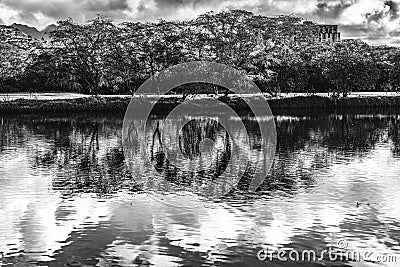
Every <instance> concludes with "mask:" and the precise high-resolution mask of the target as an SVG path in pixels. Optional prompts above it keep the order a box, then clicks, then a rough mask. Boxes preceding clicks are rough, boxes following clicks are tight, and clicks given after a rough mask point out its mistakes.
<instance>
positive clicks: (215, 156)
mask: <svg viewBox="0 0 400 267" xmlns="http://www.w3.org/2000/svg"><path fill="white" fill-rule="evenodd" d="M203 141H207V143H208V144H204V143H202V142H203ZM218 141H221V142H222V145H220V146H218V145H217V142H218ZM202 144H203V145H204V146H209V147H207V148H203V149H206V150H208V152H210V153H207V154H205V155H202V151H201V148H200V146H201V145H202ZM164 149H165V148H164V145H163V142H162V136H161V131H160V125H159V123H158V122H157V126H156V128H155V131H154V134H153V137H152V144H151V148H150V150H151V161H152V162H153V163H154V167H155V169H156V170H157V171H158V172H159V173H162V174H164V178H165V179H166V180H167V181H173V182H178V183H187V184H190V183H191V182H193V181H194V180H193V177H196V178H197V179H200V180H203V179H211V180H214V179H216V178H218V177H219V176H220V175H221V174H222V173H223V172H224V171H225V169H226V167H227V165H228V163H229V160H230V155H231V141H230V138H229V135H228V132H226V131H225V130H224V128H223V126H222V125H220V124H219V123H218V122H217V121H215V120H205V121H199V120H191V121H190V122H188V123H187V124H185V125H184V126H183V128H182V130H181V132H180V134H179V149H180V151H181V152H182V154H183V156H184V157H185V158H188V159H190V160H194V159H195V158H198V159H199V160H200V161H203V162H205V163H206V164H207V165H206V166H207V167H206V168H205V169H202V170H200V171H197V172H196V171H190V170H189V168H187V169H180V168H178V167H176V166H175V165H174V164H172V163H171V162H170V161H169V160H168V159H167V158H166V155H165V150H164ZM214 151H215V153H213V152H214Z"/></svg>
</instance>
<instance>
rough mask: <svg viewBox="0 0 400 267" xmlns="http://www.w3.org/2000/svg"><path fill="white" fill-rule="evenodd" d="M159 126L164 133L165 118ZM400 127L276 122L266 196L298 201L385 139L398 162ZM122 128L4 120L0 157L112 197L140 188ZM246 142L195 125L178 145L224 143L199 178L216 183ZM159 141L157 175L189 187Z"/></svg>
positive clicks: (354, 120) (343, 121) (59, 182)
mask: <svg viewBox="0 0 400 267" xmlns="http://www.w3.org/2000/svg"><path fill="white" fill-rule="evenodd" d="M243 119H244V121H245V124H246V128H248V131H249V132H248V134H249V140H250V143H251V144H253V146H254V145H256V144H257V143H259V142H260V140H258V139H259V135H258V134H257V132H258V131H257V123H255V121H252V120H246V118H243ZM153 120H154V122H153V123H155V124H157V125H158V124H159V122H161V121H162V118H153ZM398 121H399V119H398V115H394V116H369V115H368V116H367V115H366V116H364V115H330V116H322V117H305V118H301V117H284V116H281V117H277V118H276V126H277V134H278V143H277V152H276V158H275V162H274V165H273V167H272V170H271V172H270V175H269V176H268V177H267V179H266V180H265V182H264V184H263V185H262V186H261V188H260V190H261V191H262V192H265V193H268V192H271V191H274V190H285V191H288V192H290V193H295V192H296V188H298V187H299V186H302V187H308V186H310V185H313V184H314V180H313V173H314V172H316V171H318V170H320V169H324V168H328V167H329V165H330V164H331V162H332V159H331V158H332V156H333V157H342V158H343V161H344V163H345V162H346V161H351V160H353V159H354V157H365V156H366V155H367V154H368V153H369V151H370V150H371V149H373V148H374V146H375V145H376V143H377V142H379V141H380V140H382V138H383V136H384V135H385V134H387V136H388V137H389V139H390V140H391V142H392V151H393V153H394V155H397V156H398V155H399V151H400V138H399V122H398ZM169 123H173V122H169ZM121 125H122V116H118V117H113V116H111V117H110V116H90V117H84V116H83V117H82V116H75V117H74V116H66V117H54V118H46V119H44V118H42V117H40V116H8V117H2V118H1V133H0V151H1V152H2V154H6V153H7V150H10V149H18V148H20V147H24V146H26V147H27V148H28V150H27V153H28V154H29V155H30V159H31V160H30V161H31V164H32V168H33V169H35V168H42V169H45V170H47V171H52V172H54V173H55V177H54V180H53V186H54V188H55V189H56V190H63V191H65V193H74V192H96V193H99V194H108V193H113V192H115V191H116V190H118V189H121V188H123V187H129V186H130V187H132V188H134V187H135V186H134V185H135V179H134V178H135V177H134V176H133V177H131V175H130V174H129V172H128V171H127V169H126V168H125V165H124V155H123V152H122V148H121V134H120V131H121ZM252 129H255V130H254V131H252ZM245 135H246V133H237V135H236V136H235V137H234V140H230V138H229V135H228V134H227V133H226V131H224V129H223V127H222V126H221V125H220V124H219V123H218V122H216V121H214V120H193V121H191V122H190V123H188V124H186V125H185V127H184V128H183V129H182V130H181V132H180V135H179V138H180V142H179V144H180V149H181V151H182V153H183V155H184V156H185V157H186V158H188V159H194V158H196V157H199V156H200V154H201V151H200V145H201V143H202V141H204V140H205V139H210V140H211V141H214V142H216V141H217V139H220V140H222V143H223V144H222V146H220V147H219V148H218V149H216V147H211V148H208V149H210V150H213V149H214V150H216V151H215V152H216V157H215V158H204V159H203V161H204V164H205V166H209V167H208V168H205V170H201V171H200V172H199V173H197V174H199V175H200V176H199V177H203V178H204V177H205V178H207V179H214V178H215V177H218V176H219V175H220V174H221V173H223V172H224V170H225V168H226V166H227V163H228V162H229V159H230V153H231V151H230V150H231V142H237V141H238V139H242V138H244V136H245ZM152 141H153V142H152V144H151V145H152V147H151V155H152V158H151V160H152V162H153V163H154V167H155V168H156V169H157V171H159V172H160V173H163V174H164V178H165V179H167V180H169V181H174V182H177V183H184V184H185V183H187V184H190V183H191V181H193V177H194V176H195V174H194V173H193V172H187V171H185V170H183V171H182V170H179V168H177V167H176V166H175V165H174V164H173V163H171V162H169V161H168V159H166V157H165V154H164V152H163V151H164V149H165V148H164V147H163V143H162V136H161V132H160V131H159V128H158V126H157V127H156V130H155V132H154V133H153V136H152ZM208 156H209V155H208ZM143 160H144V159H143ZM207 161H208V162H207ZM306 162H307V164H306ZM206 163H207V164H209V165H207V164H206ZM138 164H141V163H140V162H138ZM305 165H307V166H305ZM252 170H253V169H252V166H249V167H248V169H247V170H246V172H245V174H244V175H243V178H242V179H241V180H240V182H239V184H238V187H239V189H243V190H246V188H247V187H248V184H249V181H250V179H251V174H252V173H251V172H252ZM132 178H133V179H132Z"/></svg>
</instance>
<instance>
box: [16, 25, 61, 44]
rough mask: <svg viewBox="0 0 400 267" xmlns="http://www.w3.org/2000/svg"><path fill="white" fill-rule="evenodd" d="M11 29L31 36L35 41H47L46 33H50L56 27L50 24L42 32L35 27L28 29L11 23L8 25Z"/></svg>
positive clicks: (25, 26)
mask: <svg viewBox="0 0 400 267" xmlns="http://www.w3.org/2000/svg"><path fill="white" fill-rule="evenodd" d="M10 26H11V27H13V28H15V29H18V30H20V31H21V32H23V33H25V34H26V35H29V36H32V37H33V38H35V39H38V40H40V39H42V38H44V39H47V38H48V33H49V32H51V31H52V30H54V29H55V28H56V25H54V24H50V25H48V26H47V27H46V28H44V29H43V30H42V31H39V30H38V29H36V28H35V27H30V26H27V25H24V24H18V23H13V24H12V25H10Z"/></svg>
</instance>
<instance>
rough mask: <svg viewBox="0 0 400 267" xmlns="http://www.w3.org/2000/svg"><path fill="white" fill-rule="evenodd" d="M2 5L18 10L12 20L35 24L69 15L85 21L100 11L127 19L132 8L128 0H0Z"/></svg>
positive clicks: (39, 24)
mask: <svg viewBox="0 0 400 267" xmlns="http://www.w3.org/2000/svg"><path fill="white" fill-rule="evenodd" d="M0 5H2V6H4V7H7V8H8V9H10V10H13V11H16V12H17V15H15V16H13V17H11V18H10V20H14V21H17V22H22V23H28V24H31V25H35V26H45V24H43V21H46V22H47V21H53V22H54V21H57V20H61V19H66V18H68V17H71V18H73V19H74V20H77V21H79V22H83V21H85V20H87V19H90V18H93V17H94V16H96V14H98V13H101V14H104V15H106V16H109V17H113V18H116V19H127V18H128V16H127V13H129V11H130V10H131V7H130V6H129V5H128V0H49V1H44V0H0Z"/></svg>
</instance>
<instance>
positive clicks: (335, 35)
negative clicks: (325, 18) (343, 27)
mask: <svg viewBox="0 0 400 267" xmlns="http://www.w3.org/2000/svg"><path fill="white" fill-rule="evenodd" d="M317 27H318V41H319V42H339V41H340V32H339V31H338V25H322V24H319V25H317Z"/></svg>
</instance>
